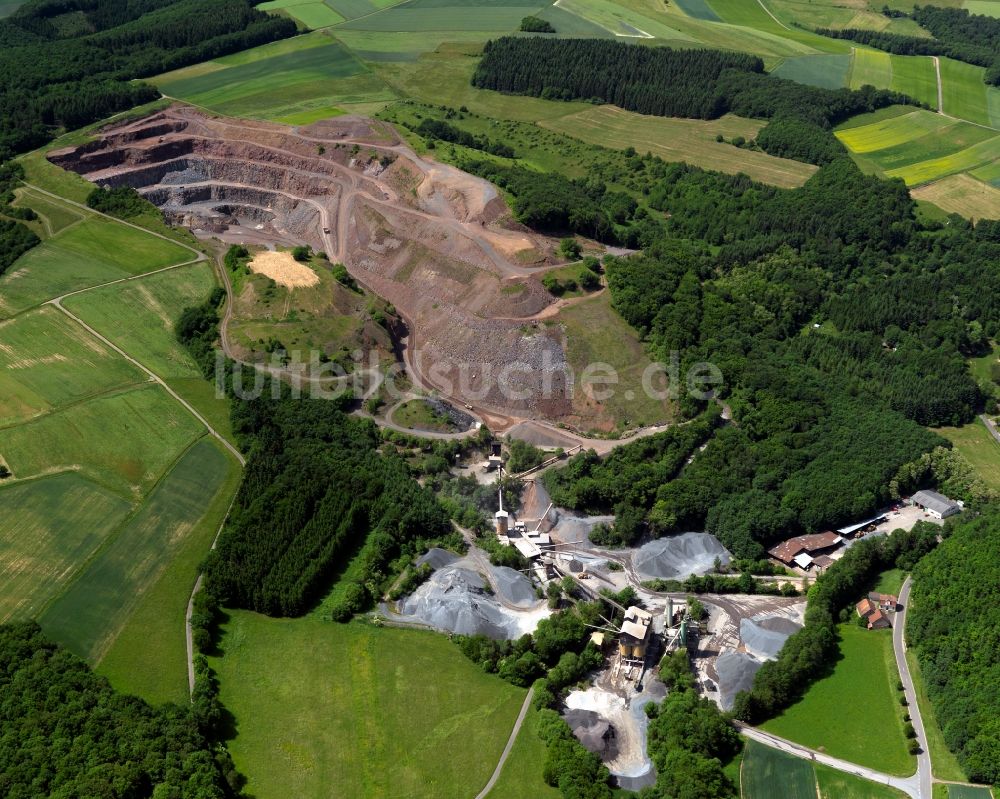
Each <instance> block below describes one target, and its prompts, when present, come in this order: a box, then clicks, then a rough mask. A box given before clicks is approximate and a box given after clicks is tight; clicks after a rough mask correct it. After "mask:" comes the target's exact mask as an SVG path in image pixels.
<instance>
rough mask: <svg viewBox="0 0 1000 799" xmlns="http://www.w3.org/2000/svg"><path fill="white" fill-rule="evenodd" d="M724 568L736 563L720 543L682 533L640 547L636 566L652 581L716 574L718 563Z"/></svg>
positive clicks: (702, 536) (706, 537) (710, 538)
mask: <svg viewBox="0 0 1000 799" xmlns="http://www.w3.org/2000/svg"><path fill="white" fill-rule="evenodd" d="M716 558H718V559H719V560H720V561H721V562H722V564H723V565H726V564H728V563H729V562H730V561H731V560H732V556H731V555H730V554H729V552H728V550H727V549H726V548H725V547H724V546H722V544H721V543H719V539H718V538H716V537H715V536H714V535H710V534H708V533H682V534H681V535H675V536H670V537H669V538H658V539H656V540H655V541H650V542H649V543H648V544H644V545H643V546H642V547H640V548H639V549H638V550H637V551H636V553H635V555H634V556H633V564H634V565H635V569H636V571H637V572H639V574H640V575H642V576H643V577H646V578H651V579H660V580H682V579H684V578H685V577H688V576H690V575H692V574H697V575H702V574H707V573H708V572H710V571H712V569H713V568H714V565H715V559H716Z"/></svg>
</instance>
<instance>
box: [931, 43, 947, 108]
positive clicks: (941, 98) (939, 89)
mask: <svg viewBox="0 0 1000 799" xmlns="http://www.w3.org/2000/svg"><path fill="white" fill-rule="evenodd" d="M931 60H932V61H933V62H934V74H935V75H937V100H938V107H937V110H938V113H939V114H940V115H941V116H947V114H945V112H944V88H943V87H942V86H941V59H940V58H938V57H937V56H936V55H932V56H931Z"/></svg>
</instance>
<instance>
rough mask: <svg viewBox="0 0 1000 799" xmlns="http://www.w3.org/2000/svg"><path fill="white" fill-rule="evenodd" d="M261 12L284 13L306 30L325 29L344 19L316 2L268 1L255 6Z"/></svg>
mask: <svg viewBox="0 0 1000 799" xmlns="http://www.w3.org/2000/svg"><path fill="white" fill-rule="evenodd" d="M257 8H259V9H260V10H261V11H271V12H282V11H283V12H284V13H286V14H287V15H288V16H290V17H291V18H292V19H294V20H297V21H298V22H301V23H302V24H303V25H305V26H306V27H307V28H311V29H315V28H327V27H329V26H331V25H336V24H337V23H340V22H343V21H344V17H342V16H341V15H340V14H338V13H337V12H336V11H334V10H333V9H332V8H331V7H330V6H328V5H326V4H325V3H323V2H317V0H269V2H267V3H261V4H260V5H259V6H257Z"/></svg>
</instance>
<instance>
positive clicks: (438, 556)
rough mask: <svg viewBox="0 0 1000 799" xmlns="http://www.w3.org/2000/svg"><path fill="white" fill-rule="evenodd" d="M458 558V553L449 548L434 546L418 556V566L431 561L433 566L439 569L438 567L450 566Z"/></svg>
mask: <svg viewBox="0 0 1000 799" xmlns="http://www.w3.org/2000/svg"><path fill="white" fill-rule="evenodd" d="M456 560H458V555H456V554H455V553H454V552H449V551H448V550H447V549H441V548H440V547H433V548H432V549H428V550H427V551H426V552H425V553H424V554H423V555H421V556H420V557H419V558H417V566H423V565H424V564H425V563H429V564H430V565H431V568H432V569H434V570H435V571H437V570H438V569H443V568H444V567H445V566H450V565H451V564H452V563H454V562H455V561H456Z"/></svg>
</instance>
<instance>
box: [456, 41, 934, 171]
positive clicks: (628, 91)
mask: <svg viewBox="0 0 1000 799" xmlns="http://www.w3.org/2000/svg"><path fill="white" fill-rule="evenodd" d="M472 84H473V85H474V86H477V87H479V88H480V89H493V90H495V91H500V92H505V93H507V94H527V95H531V96H534V97H543V98H546V99H551V100H585V101H588V102H593V103H612V104H614V105H617V106H619V107H621V108H624V109H626V110H628V111H637V112H638V113H640V114H651V115H655V116H669V117H692V118H696V119H716V118H718V117H720V116H722V115H723V114H726V113H734V114H739V115H740V116H745V117H752V118H756V119H769V120H771V122H770V123H769V124H768V125H767V127H765V128H764V130H763V131H761V133H760V135H759V136H758V138H757V140H756V144H757V145H758V146H760V147H761V148H762V149H763V150H765V151H766V152H769V153H773V154H774V155H780V156H783V157H786V158H794V159H797V160H800V161H807V162H809V163H815V164H826V163H829V162H830V161H832V160H834V159H835V158H837V157H839V156H841V155H846V150H845V149H844V148H843V145H841V144H840V142H839V141H837V139H836V138H835V137H834V136H833V134H832V133H831V132H830V127H831V126H832V125H834V124H836V123H837V122H840V121H842V120H844V119H847V118H848V117H850V116H853V115H855V114H860V113H863V112H866V111H874V110H876V109H878V108H882V107H884V106H887V105H891V104H892V103H914V102H915V101H913V100H911V99H910V98H909V97H906V96H905V95H901V94H898V93H896V92H890V91H885V90H877V89H874V88H873V87H871V86H866V87H863V88H862V89H861V90H857V91H854V90H851V89H821V88H817V87H814V86H806V85H805V84H802V83H796V82H794V81H790V80H785V79H782V78H775V77H772V76H769V75H767V74H766V73H765V72H764V63H763V61H762V60H761V59H760V58H758V57H756V56H752V55H748V54H745V53H734V52H728V51H721V50H701V49H699V50H673V49H671V48H669V47H641V46H636V45H632V44H624V43H621V42H613V41H609V40H606V39H545V38H540V37H534V38H515V37H504V38H501V39H495V40H493V41H491V42H488V43H487V45H486V47H485V49H484V50H483V57H482V59H481V60H480V62H479V65H478V67H477V68H476V71H475V73H474V74H473V76H472Z"/></svg>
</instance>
